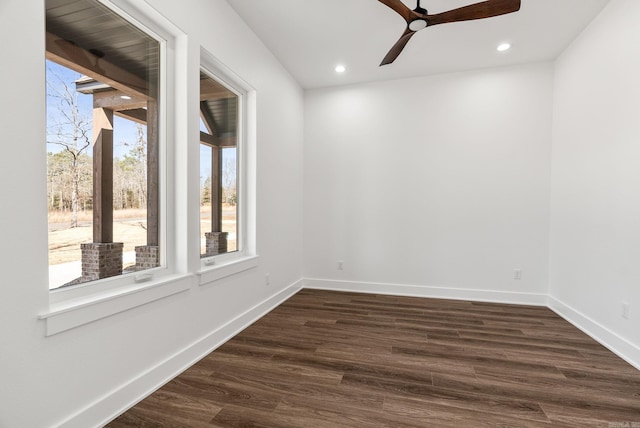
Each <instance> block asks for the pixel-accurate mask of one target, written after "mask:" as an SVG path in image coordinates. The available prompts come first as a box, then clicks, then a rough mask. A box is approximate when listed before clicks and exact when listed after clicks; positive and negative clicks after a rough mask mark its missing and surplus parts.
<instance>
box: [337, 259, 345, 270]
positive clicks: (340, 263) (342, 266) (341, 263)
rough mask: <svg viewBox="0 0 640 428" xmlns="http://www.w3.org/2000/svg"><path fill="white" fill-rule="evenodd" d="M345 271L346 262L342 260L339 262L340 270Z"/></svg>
mask: <svg viewBox="0 0 640 428" xmlns="http://www.w3.org/2000/svg"><path fill="white" fill-rule="evenodd" d="M343 269H344V262H343V261H342V260H338V270H343Z"/></svg>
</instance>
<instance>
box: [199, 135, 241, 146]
mask: <svg viewBox="0 0 640 428" xmlns="http://www.w3.org/2000/svg"><path fill="white" fill-rule="evenodd" d="M200 142H201V143H202V144H205V145H207V146H209V147H236V144H237V143H236V137H223V138H214V137H213V136H212V135H209V134H207V133H206V132H202V131H200Z"/></svg>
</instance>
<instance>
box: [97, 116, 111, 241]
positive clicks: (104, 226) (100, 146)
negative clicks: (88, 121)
mask: <svg viewBox="0 0 640 428" xmlns="http://www.w3.org/2000/svg"><path fill="white" fill-rule="evenodd" d="M93 136H94V137H93V242H96V243H106V244H108V243H111V242H113V111H111V110H108V109H103V108H96V109H93Z"/></svg>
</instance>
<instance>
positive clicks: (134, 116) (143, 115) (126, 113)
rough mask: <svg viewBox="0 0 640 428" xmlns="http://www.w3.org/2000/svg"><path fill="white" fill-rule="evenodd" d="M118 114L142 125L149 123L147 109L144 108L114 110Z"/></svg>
mask: <svg viewBox="0 0 640 428" xmlns="http://www.w3.org/2000/svg"><path fill="white" fill-rule="evenodd" d="M114 113H115V114H116V116H120V117H122V118H124V119H129V120H131V121H133V122H136V123H139V124H140V125H146V124H147V110H145V109H143V108H136V109H132V110H119V111H116V112H114Z"/></svg>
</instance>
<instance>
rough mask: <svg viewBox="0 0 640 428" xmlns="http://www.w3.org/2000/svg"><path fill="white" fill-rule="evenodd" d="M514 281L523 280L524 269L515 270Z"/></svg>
mask: <svg viewBox="0 0 640 428" xmlns="http://www.w3.org/2000/svg"><path fill="white" fill-rule="evenodd" d="M513 279H516V280H521V279H522V269H515V270H514V271H513Z"/></svg>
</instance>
